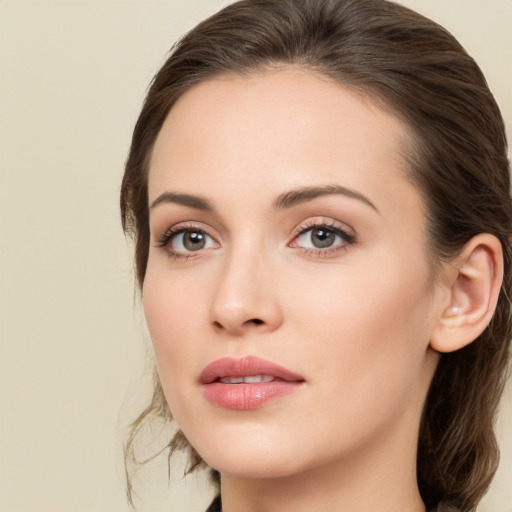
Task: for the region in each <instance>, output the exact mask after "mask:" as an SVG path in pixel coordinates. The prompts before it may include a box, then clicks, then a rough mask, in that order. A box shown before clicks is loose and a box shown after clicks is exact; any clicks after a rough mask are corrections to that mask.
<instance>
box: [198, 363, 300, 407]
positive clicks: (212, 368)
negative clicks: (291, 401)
mask: <svg viewBox="0 0 512 512" xmlns="http://www.w3.org/2000/svg"><path fill="white" fill-rule="evenodd" d="M253 375H269V376H271V377H273V379H274V380H272V381H270V382H251V383H245V382H244V383H240V384H229V383H223V382H220V379H224V378H229V377H232V378H233V377H249V376H253ZM199 382H200V383H201V384H202V386H203V390H204V393H205V396H206V398H207V399H208V400H209V401H210V402H211V403H212V404H214V405H217V406H219V407H223V408H226V409H238V410H248V409H256V408H258V407H262V406H263V405H265V404H266V403H268V402H270V401H272V400H275V399H277V398H280V397H283V396H286V395H288V394H290V393H293V392H294V391H297V390H299V389H300V388H301V387H303V384H304V382H305V379H304V377H302V376H301V375H299V374H297V373H295V372H292V371H290V370H288V369H286V368H283V367H282V366H279V365H277V364H275V363H273V362H271V361H267V360H265V359H260V358H259V357H254V356H246V357H242V358H239V359H234V358H230V357H224V358H222V359H217V360H216V361H213V362H212V363H210V364H209V365H208V366H206V368H204V370H203V371H202V372H201V374H200V376H199Z"/></svg>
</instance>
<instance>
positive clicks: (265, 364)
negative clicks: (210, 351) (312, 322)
mask: <svg viewBox="0 0 512 512" xmlns="http://www.w3.org/2000/svg"><path fill="white" fill-rule="evenodd" d="M252 375H270V376H271V377H275V378H280V379H282V380H286V381H289V382H294V381H304V377H302V376H301V375H299V374H297V373H295V372H292V371H290V370H288V369H286V368H283V367H282V366H279V365H278V364H275V363H273V362H271V361H267V360H265V359H260V358H259V357H255V356H246V357H242V358H239V359H234V358H231V357H223V358H222V359H217V360H216V361H213V362H212V363H210V364H209V365H208V366H206V367H205V368H204V370H203V371H202V372H201V374H200V375H199V381H200V382H201V384H210V383H212V382H214V381H216V380H218V379H223V378H226V377H249V376H252Z"/></svg>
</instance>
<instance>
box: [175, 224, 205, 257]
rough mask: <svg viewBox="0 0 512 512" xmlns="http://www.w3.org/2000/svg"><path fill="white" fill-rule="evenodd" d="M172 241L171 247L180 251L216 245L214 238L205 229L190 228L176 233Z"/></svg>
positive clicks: (191, 250)
mask: <svg viewBox="0 0 512 512" xmlns="http://www.w3.org/2000/svg"><path fill="white" fill-rule="evenodd" d="M170 242H171V243H170V246H171V248H172V249H173V250H175V251H180V252H189V251H190V252H193V251H199V250H201V249H208V248H210V247H214V245H215V244H214V242H213V240H212V238H211V237H210V236H209V235H207V234H206V233H205V232H204V231H199V230H190V229H187V230H186V231H182V232H181V233H176V234H174V235H173V236H172V237H171V240H170Z"/></svg>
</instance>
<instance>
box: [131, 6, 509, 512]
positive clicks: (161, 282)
mask: <svg viewBox="0 0 512 512" xmlns="http://www.w3.org/2000/svg"><path fill="white" fill-rule="evenodd" d="M121 209H122V218H123V226H124V228H125V230H126V231H127V232H128V233H130V234H131V235H132V236H133V237H134V239H135V243H136V255H135V258H136V269H137V277H138V282H139V285H140V286H141V289H142V297H143V304H144V310H145V314H146V320H147V323H148V327H149V331H150V334H151V338H152V341H153V346H154V349H155V356H156V365H157V368H158V375H159V381H157V383H156V386H155V392H154V396H153V400H152V403H151V404H150V406H149V407H148V408H147V409H146V410H145V411H144V412H143V413H142V414H141V416H140V417H139V419H138V420H137V421H136V422H135V423H134V426H133V430H132V435H131V438H130V440H129V442H128V445H127V460H128V462H130V460H131V459H133V446H134V440H135V439H136V436H137V433H138V432H139V431H140V429H141V428H142V426H143V425H144V423H145V422H147V421H149V420H150V419H151V418H152V417H153V418H154V417H155V416H157V417H161V418H165V419H166V420H167V421H171V418H172V419H174V420H175V422H176V424H177V426H178V427H179V430H178V433H177V434H176V436H175V437H174V438H173V439H172V440H171V441H170V443H169V448H170V453H172V452H173V451H174V450H176V449H184V450H187V451H188V452H189V454H190V467H189V469H190V470H191V471H192V470H194V469H196V468H200V467H204V466H209V467H211V468H212V475H213V477H214V479H215V480H216V481H219V482H220V495H219V497H218V498H217V499H216V500H215V501H214V503H212V505H211V507H210V509H209V510H211V511H214V510H221V508H222V511H223V512H234V511H242V510H243V511H260V510H266V511H273V510H279V511H288V510H294V511H301V510H344V511H368V510H372V511H374V510H375V511H377V510H379V511H397V510H407V511H410V512H416V511H418V512H419V511H425V510H439V511H441V510H460V511H464V512H467V511H472V510H475V507H476V505H477V504H478V502H479V500H480V498H481V497H482V495H483V494H484V493H485V490H486V489H487V487H488V485H489V483H490V481H491V479H492V476H493V474H494V472H495V469H496V466H497V460H498V450H497V446H496V440H495V437H494V434H493V428H492V427H493V419H494V416H495V411H496V408H497V404H498V401H499V398H500V395H501V392H502V388H503V384H504V380H505V369H506V365H507V357H508V350H509V340H510V306H509V301H508V300H507V297H508V296H509V294H510V286H511V277H510V258H511V246H510V230H511V202H510V196H509V168H508V161H507V154H506V139H505V135H504V127H503V121H502V118H501V115H500V112H499V110H498V107H497V105H496V103H495V101H494V99H493V97H492V94H491V93H490V92H489V90H488V88H487V85H486V83H485V79H484V77H483V76H482V73H481V71H480V70H479V68H478V67H477V65H476V64H475V62H474V61H473V60H472V59H471V58H470V57H469V56H468V55H467V54H466V52H465V51H464V50H463V49H462V47H461V46H460V45H459V44H458V43H457V41H456V40H455V39H454V38H453V37H452V36H451V35H450V34H449V33H448V32H446V31H445V30H444V29H442V28H441V27H439V26H438V25H436V24H435V23H433V22H432V21H430V20H428V19H425V18H423V17H421V16H420V15H418V14H416V13H414V12H412V11H410V10H408V9H406V8H404V7H402V6H399V5H397V4H394V3H391V2H387V1H385V0H252V1H251V0H243V1H241V2H237V3H235V4H232V5H230V6H228V7H226V8H225V9H224V10H222V11H221V12H219V13H218V14H216V15H214V16H213V17H211V18H210V19H208V20H206V21H204V22H203V23H201V24H200V25H198V26H197V27H196V28H195V29H193V30H192V31H191V32H190V33H189V34H187V36H185V37H184V38H183V39H182V40H181V41H180V42H179V43H178V44H177V45H176V47H175V48H174V50H173V52H172V54H171V56H170V57H169V59H168V60H167V62H166V63H165V64H164V66H163V67H162V69H161V70H160V71H159V72H158V74H157V75H156V77H155V79H154V81H153V83H152V85H151V88H150V90H149V92H148V95H147V97H146V100H145V103H144V106H143V109H142V112H141V114H140V117H139V120H138V122H137V125H136V128H135V131H134V135H133V140H132V146H131V149H130V154H129V157H128V160H127V164H126V172H125V176H124V180H123V185H122V190H121ZM171 414H172V416H171ZM132 462H133V460H132Z"/></svg>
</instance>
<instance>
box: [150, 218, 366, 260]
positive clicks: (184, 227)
mask: <svg viewBox="0 0 512 512" xmlns="http://www.w3.org/2000/svg"><path fill="white" fill-rule="evenodd" d="M322 228H323V229H325V231H328V232H330V233H333V234H334V235H335V236H338V237H340V238H341V240H342V242H343V243H341V244H338V245H336V246H334V247H327V248H325V249H320V248H304V247H302V249H304V254H306V255H307V256H316V257H328V256H330V255H332V254H333V253H336V252H339V251H342V250H346V249H347V245H348V246H350V245H354V244H355V243H356V239H355V237H354V236H353V235H350V234H349V233H347V231H345V230H344V229H343V228H341V227H340V226H339V225H338V224H336V223H335V222H333V221H328V220H324V221H320V222H319V221H309V222H307V223H306V224H303V225H302V226H299V227H298V228H297V230H296V231H295V233H294V236H293V239H292V241H291V242H289V244H288V245H289V246H291V247H294V246H293V245H291V244H292V243H293V242H295V241H296V240H297V239H298V238H299V237H300V236H302V235H304V234H306V233H307V232H308V231H311V230H313V229H322ZM186 232H195V233H201V234H203V235H206V236H207V237H209V238H211V239H212V240H213V241H214V242H215V243H217V244H218V242H217V241H216V240H215V238H214V237H212V236H211V235H209V234H208V232H207V231H206V230H205V229H203V228H202V227H199V226H197V225H195V224H178V225H177V226H172V227H170V228H169V229H168V230H166V231H165V232H164V233H163V234H162V235H161V236H160V237H159V239H158V241H157V244H156V247H157V248H159V249H162V250H165V251H166V253H167V255H168V256H169V257H170V258H172V259H174V260H184V261H187V260H188V259H191V258H195V257H197V256H200V250H199V251H197V253H194V252H180V251H176V250H175V249H171V247H170V245H169V244H170V242H171V241H172V240H173V238H174V237H176V236H178V235H180V234H182V233H186ZM295 247H297V248H298V249H301V247H300V246H295Z"/></svg>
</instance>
